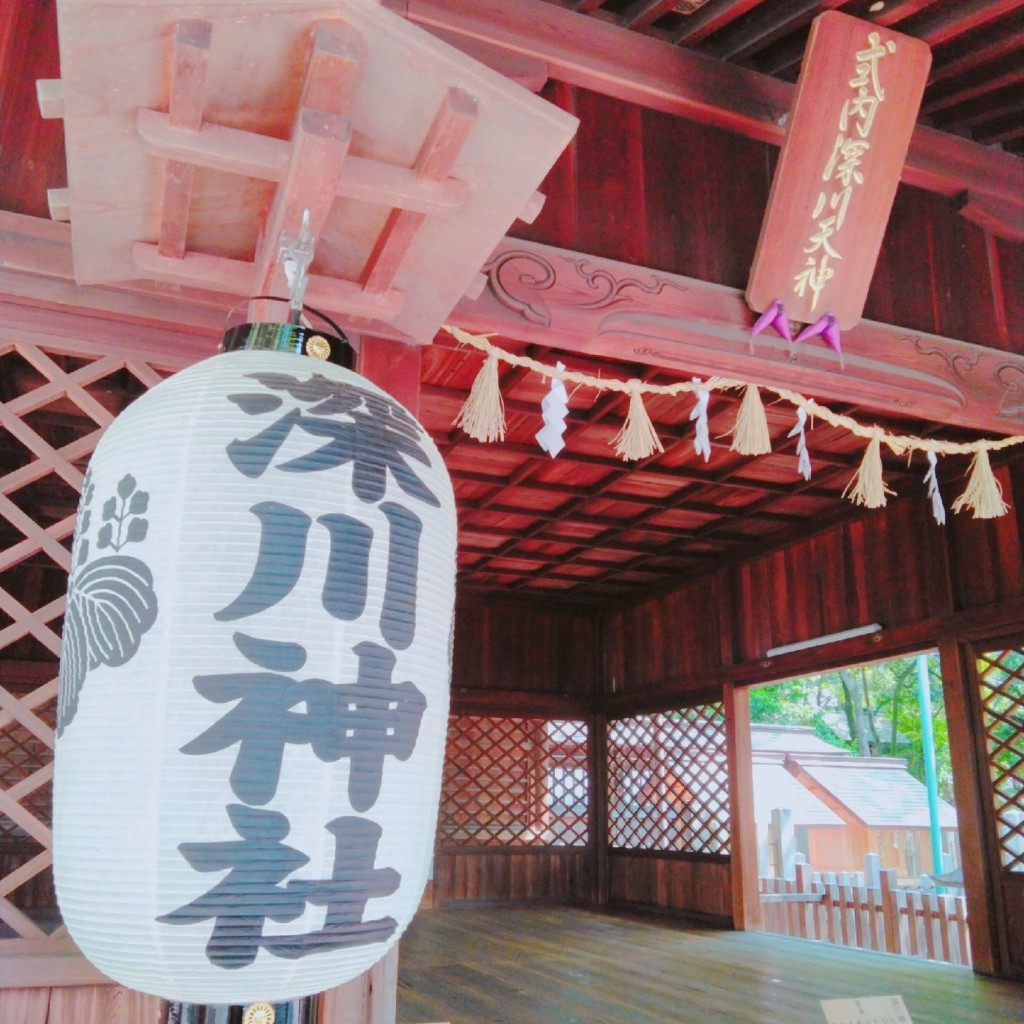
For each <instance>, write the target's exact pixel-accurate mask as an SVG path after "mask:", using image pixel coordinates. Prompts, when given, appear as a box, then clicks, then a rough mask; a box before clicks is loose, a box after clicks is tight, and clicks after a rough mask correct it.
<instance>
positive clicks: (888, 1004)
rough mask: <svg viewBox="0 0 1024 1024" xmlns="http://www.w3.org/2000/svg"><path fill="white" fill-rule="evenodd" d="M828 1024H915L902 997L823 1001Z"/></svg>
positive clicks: (822, 1006)
mask: <svg viewBox="0 0 1024 1024" xmlns="http://www.w3.org/2000/svg"><path fill="white" fill-rule="evenodd" d="M821 1008H822V1010H824V1011H825V1020H826V1021H827V1022H828V1024H913V1021H911V1019H910V1014H909V1013H908V1012H907V1008H906V1007H905V1006H904V1005H903V997H902V996H868V997H867V998H865V999H822V1001H821Z"/></svg>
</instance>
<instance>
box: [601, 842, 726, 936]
mask: <svg viewBox="0 0 1024 1024" xmlns="http://www.w3.org/2000/svg"><path fill="white" fill-rule="evenodd" d="M608 894H609V898H610V900H611V902H612V903H620V904H623V903H624V904H629V905H631V906H642V907H654V908H657V909H659V910H669V911H673V912H675V913H679V914H695V915H700V916H702V917H706V918H709V919H711V920H714V921H716V922H721V923H726V922H728V921H731V920H732V878H731V867H730V864H729V861H728V860H727V859H726V860H721V861H705V860H683V859H680V858H677V857H671V858H670V857H657V856H652V855H651V854H649V853H630V852H627V851H624V850H611V851H609V854H608Z"/></svg>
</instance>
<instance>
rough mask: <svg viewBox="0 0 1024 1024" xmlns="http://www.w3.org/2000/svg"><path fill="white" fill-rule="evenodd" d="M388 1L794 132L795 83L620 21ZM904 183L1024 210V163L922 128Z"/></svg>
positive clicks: (588, 71)
mask: <svg viewBox="0 0 1024 1024" xmlns="http://www.w3.org/2000/svg"><path fill="white" fill-rule="evenodd" d="M385 3H387V4H390V5H392V6H394V7H395V8H396V9H398V10H400V11H401V12H402V13H404V14H405V15H406V17H408V18H410V19H411V20H412V21H414V22H416V23H417V24H421V25H424V26H426V27H428V28H431V29H434V28H439V29H443V30H445V31H446V32H449V33H453V34H454V35H455V36H462V37H465V38H472V39H475V40H482V41H485V42H487V43H489V44H491V45H494V46H498V47H502V48H505V49H507V50H510V51H512V52H516V53H521V54H525V55H528V56H530V57H533V58H536V59H538V60H544V61H546V62H547V63H548V64H549V66H550V68H551V74H552V76H553V77H555V78H558V79H560V80H562V81H565V82H568V83H569V84H572V85H578V86H582V87H584V88H588V89H593V90H595V91H597V92H602V93H606V94H608V95H611V96H615V97H617V98H619V99H623V100H627V101H629V102H633V103H638V104H640V105H642V106H647V107H651V108H653V109H657V110H661V111H665V112H667V113H671V114H676V115H678V116H680V117H685V118H689V119H691V120H696V121H701V122H704V123H707V124H712V125H716V126H718V127H722V128H727V129H729V130H731V131H737V132H740V133H742V134H744V135H748V136H750V137H752V138H756V139H759V140H761V141H764V142H770V143H772V144H774V145H780V144H781V142H782V139H783V137H784V134H785V128H784V126H783V121H784V115H785V114H787V113H788V111H789V108H790V105H791V102H792V95H793V92H792V90H793V86H791V85H789V84H787V83H786V82H782V81H779V80H777V79H774V78H770V77H769V76H768V75H763V74H759V73H757V72H754V71H750V70H748V69H746V68H742V67H739V66H736V65H733V64H727V63H723V62H722V61H718V60H715V59H713V58H712V57H708V56H706V55H704V54H702V53H697V52H693V51H689V50H683V49H680V48H679V47H677V46H673V45H670V44H669V43H667V42H664V41H662V40H659V39H654V38H651V37H649V36H642V35H640V34H639V33H637V32H630V31H628V30H626V29H623V28H621V27H620V26H618V25H615V24H610V23H607V22H605V21H601V20H598V19H596V18H581V17H579V16H578V15H577V14H576V13H574V12H573V11H567V10H561V9H559V8H558V7H556V6H554V5H553V4H548V3H542V2H540V0H477V2H476V3H474V4H473V7H472V10H467V9H466V8H465V5H463V4H460V3H458V2H457V0H385ZM741 6H742V5H741ZM748 6H753V5H748ZM720 7H721V5H720V4H709V5H708V7H707V8H705V9H703V10H702V11H699V12H698V13H697V14H695V15H693V17H694V18H701V17H702V16H705V12H707V14H706V16H707V17H708V18H710V17H712V12H717V11H718V10H719V8H720ZM736 9H737V10H739V8H736ZM937 17H938V15H937ZM719 27H720V26H719ZM903 180H904V181H905V182H907V183H908V184H911V185H917V186H920V187H922V188H926V189H929V190H932V191H936V192H941V193H943V194H945V195H955V194H957V193H959V192H961V191H963V190H964V189H965V188H971V189H973V190H975V191H978V192H983V193H987V194H991V195H992V196H993V197H996V198H998V199H1000V200H1002V201H1004V202H1007V203H1010V204H1013V205H1015V206H1022V205H1024V199H1022V196H1024V162H1022V161H1021V160H1020V159H1019V158H1017V157H1015V156H1013V155H1012V154H1009V153H1002V152H999V151H998V150H993V149H987V148H985V147H983V146H981V145H979V144H977V143H974V142H970V141H969V140H967V139H963V138H958V137H956V136H952V135H948V134H946V133H943V132H937V131H935V130H934V129H928V128H924V127H921V126H919V127H918V128H917V129H916V130H915V132H914V137H913V140H912V141H911V144H910V151H909V153H908V155H907V162H906V166H905V169H904V174H903Z"/></svg>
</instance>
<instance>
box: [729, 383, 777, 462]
mask: <svg viewBox="0 0 1024 1024" xmlns="http://www.w3.org/2000/svg"><path fill="white" fill-rule="evenodd" d="M729 450H730V451H734V452H739V453H740V455H767V454H768V453H769V452H770V451H771V450H772V441H771V437H770V436H769V434H768V417H767V416H766V415H765V412H764V406H763V405H762V404H761V393H760V391H758V390H757V385H756V384H748V385H747V388H746V391H745V392H744V394H743V402H742V404H741V405H740V411H739V413H738V414H737V416H736V424H735V426H734V427H733V428H732V444H731V445H730V446H729Z"/></svg>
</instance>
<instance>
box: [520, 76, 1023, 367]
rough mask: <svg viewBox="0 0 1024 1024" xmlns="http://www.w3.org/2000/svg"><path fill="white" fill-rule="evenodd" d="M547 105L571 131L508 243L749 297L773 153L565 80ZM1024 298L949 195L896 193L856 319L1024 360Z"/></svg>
mask: <svg viewBox="0 0 1024 1024" xmlns="http://www.w3.org/2000/svg"><path fill="white" fill-rule="evenodd" d="M544 96H545V98H546V99H549V100H550V101H552V102H553V103H555V104H557V105H558V106H560V107H562V108H563V109H565V110H569V111H570V112H572V113H574V114H575V115H576V116H578V117H579V118H580V128H579V131H578V133H577V136H576V139H575V141H574V142H573V143H572V144H571V146H570V147H569V149H568V150H567V151H566V153H565V154H563V156H562V157H561V159H560V160H559V161H558V163H557V164H556V165H555V167H554V169H553V170H552V172H551V173H550V174H549V175H548V178H547V179H546V181H545V182H544V184H543V186H542V189H541V190H542V191H543V192H544V193H545V195H546V196H547V201H546V203H545V207H544V210H543V211H542V213H541V215H540V217H539V218H538V219H537V221H536V222H535V223H534V224H533V225H524V224H518V223H517V224H516V225H515V226H513V228H512V231H511V233H512V234H514V235H516V236H518V237H522V238H529V239H532V240H535V241H538V242H545V243H548V244H550V245H557V246H561V247H563V248H569V249H575V250H578V251H580V252H585V253H592V254H594V255H595V256H606V257H609V258H611V259H619V260H625V261H627V262H631V263H636V264H639V265H640V266H647V267H654V268H656V269H660V270H666V271H670V272H672V273H677V274H684V275H686V276H689V277H696V278H699V279H701V280H706V281H715V282H717V283H719V284H725V285H730V286H732V287H735V288H745V287H746V283H747V277H748V274H749V270H750V265H751V262H752V260H753V253H754V247H755V245H756V242H757V237H758V233H759V231H760V226H761V220H762V218H763V216H764V211H765V208H766V205H767V200H768V192H769V189H770V186H771V177H772V174H773V173H774V168H775V164H776V161H777V157H778V151H777V150H776V149H775V148H774V147H772V146H768V145H766V144H764V143H760V142H756V141H754V140H753V139H749V138H746V137H744V136H741V135H736V134H733V133H730V132H727V131H724V130H722V129H718V128H713V127H710V126H708V125H701V124H698V123H696V122H691V121H685V120H682V119H680V118H676V117H672V116H669V115H667V114H663V113H660V112H658V111H655V110H648V109H643V108H641V107H638V106H635V105H634V104H630V103H626V102H623V101H622V100H617V99H614V98H611V97H607V96H601V95H599V94H597V93H593V92H590V91H588V90H586V89H578V88H573V87H571V86H566V85H564V84H560V83H549V84H548V86H547V87H546V88H545V91H544ZM723 167H726V168H729V173H728V174H723V173H722V168H723ZM1022 295H1024V245H1022V244H1021V243H1011V242H1005V241H1000V240H995V239H993V238H992V237H991V236H989V235H987V234H986V232H985V231H984V230H983V229H982V228H980V227H978V226H977V225H975V224H973V223H971V222H970V221H968V220H967V219H966V218H964V217H962V216H961V215H960V214H959V213H957V210H956V204H955V202H954V200H952V199H950V198H949V197H946V196H942V195H939V194H937V193H932V192H927V191H925V190H923V189H919V188H911V187H909V186H906V185H901V186H900V187H899V189H898V190H897V193H896V200H895V203H894V205H893V209H892V212H891V214H890V218H889V224H888V227H887V230H886V233H885V237H884V240H883V244H882V249H881V253H880V255H879V259H878V264H877V266H876V268H875V274H874V277H873V278H872V283H871V288H870V290H869V293H868V297H867V304H866V306H865V310H864V316H865V318H867V319H871V320H880V321H883V322H886V323H893V324H898V325H900V326H905V327H906V328H908V330H911V331H927V332H930V333H933V334H941V335H946V336H948V337H954V338H961V339H963V340H965V341H970V342H973V343H975V344H978V345H986V346H989V347H992V348H998V349H1005V350H1016V351H1021V350H1024V299H1022V298H1021V296H1022Z"/></svg>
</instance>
